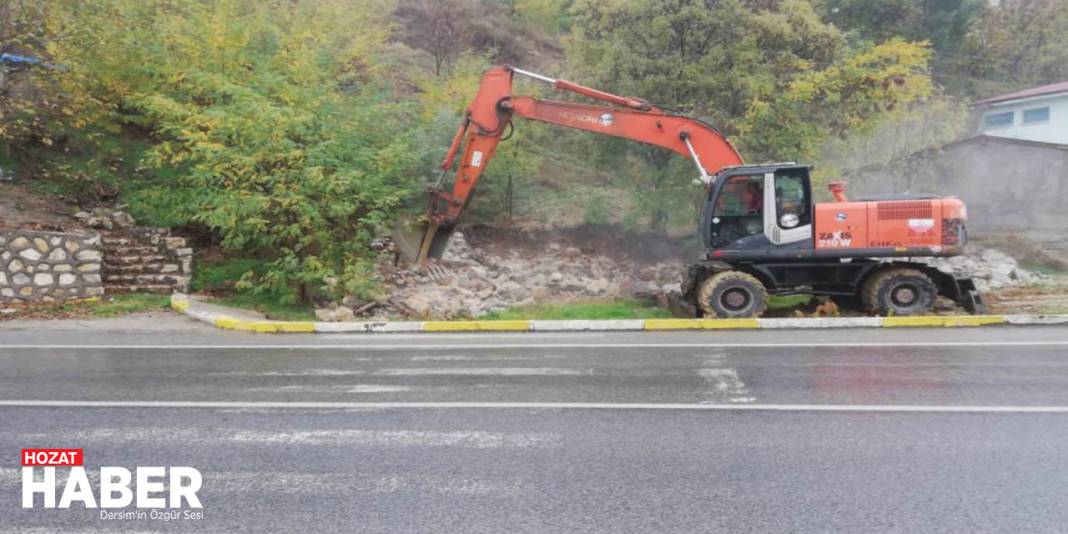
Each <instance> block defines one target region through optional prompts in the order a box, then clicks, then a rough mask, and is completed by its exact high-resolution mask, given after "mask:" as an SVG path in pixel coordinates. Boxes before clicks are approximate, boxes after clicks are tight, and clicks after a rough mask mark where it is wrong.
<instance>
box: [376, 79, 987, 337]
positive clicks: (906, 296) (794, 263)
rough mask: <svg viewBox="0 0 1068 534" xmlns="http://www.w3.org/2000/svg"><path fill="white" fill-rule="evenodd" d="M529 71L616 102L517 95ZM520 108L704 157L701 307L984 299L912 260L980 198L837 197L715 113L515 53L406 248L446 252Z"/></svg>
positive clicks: (480, 99) (421, 257) (484, 94)
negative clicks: (656, 100)
mask: <svg viewBox="0 0 1068 534" xmlns="http://www.w3.org/2000/svg"><path fill="white" fill-rule="evenodd" d="M516 75H521V76H526V77H529V78H533V79H534V80H538V81H541V82H545V83H548V84H551V85H553V86H554V87H555V88H556V89H558V90H561V91H570V92H572V93H576V94H578V95H581V96H584V97H587V98H590V99H593V100H598V101H600V102H603V103H606V104H583V103H575V102H561V101H552V100H542V99H538V98H534V97H530V96H515V95H513V94H512V85H513V80H514V77H515V76H516ZM514 117H522V118H526V119H531V120H536V121H541V122H547V123H550V124H556V125H560V126H565V127H569V128H575V129H579V130H586V131H589V132H593V133H598V134H603V135H609V136H613V137H621V138H624V139H630V140H633V141H637V142H640V143H645V144H649V145H654V146H658V147H661V148H664V149H667V150H670V151H673V152H676V153H677V154H679V155H681V156H683V157H686V158H689V159H690V160H692V161H693V164H694V166H695V167H696V169H697V174H698V178H697V180H696V182H698V183H700V184H702V185H703V186H704V195H705V203H704V208H703V210H702V213H701V217H700V222H699V224H700V234H701V237H702V240H703V243H704V247H705V251H704V253H703V254H702V256H701V257H700V258H699V260H698V261H697V262H695V263H694V264H692V265H691V266H690V267H689V269H688V272H687V273H686V277H685V284H684V285H683V295H682V300H683V302H684V303H686V304H688V305H689V307H690V308H691V309H692V310H693V312H694V313H695V314H696V315H698V316H715V317H721V318H738V317H755V316H759V315H760V314H762V313H763V312H764V310H765V308H766V306H767V298H768V295H769V294H774V295H790V294H814V295H828V296H832V297H845V298H847V299H848V300H856V301H859V303H860V304H861V305H862V306H863V307H864V308H866V309H868V310H870V311H872V312H875V313H879V314H882V315H917V314H922V313H926V312H928V311H929V310H930V309H931V308H932V307H933V305H934V303H935V299H936V298H937V297H939V296H943V297H946V298H949V299H950V300H952V301H954V302H956V303H958V304H959V305H961V306H963V307H964V308H965V309H966V310H968V311H969V312H970V313H984V312H985V306H984V305H983V302H982V298H981V296H980V295H979V293H978V292H977V291H976V289H975V284H974V283H973V281H972V280H971V279H969V278H957V277H954V276H952V275H950V274H947V273H944V272H942V271H940V270H938V269H935V268H933V267H930V266H928V265H927V264H925V263H924V262H922V261H913V258H927V257H937V256H955V255H959V254H961V253H962V252H963V248H964V245H965V243H966V242H967V231H966V221H967V209H966V208H965V206H964V203H963V202H962V201H961V200H959V199H957V198H955V197H935V196H930V195H891V196H883V197H870V198H862V199H858V200H855V201H850V200H849V199H847V198H846V194H845V184H844V183H843V182H832V183H831V184H830V185H829V188H830V190H831V193H832V195H833V196H834V198H835V202H829V203H814V202H813V199H812V187H811V180H810V177H809V167H808V166H805V165H798V164H796V163H775V164H759V165H745V164H744V163H743V161H742V158H741V156H740V155H739V154H738V151H737V150H736V149H735V148H734V146H733V145H731V143H730V141H728V140H727V138H726V137H724V136H723V135H722V134H721V133H720V132H719V131H717V130H716V129H715V128H713V127H712V126H711V125H709V124H707V123H705V122H703V121H700V120H697V119H694V118H691V117H686V116H683V115H679V114H675V113H670V112H667V111H664V110H662V109H660V108H658V107H656V106H654V105H653V104H650V103H649V102H647V101H645V100H642V99H640V98H632V97H624V96H618V95H614V94H610V93H606V92H604V91H599V90H597V89H593V88H590V87H585V86H582V85H579V84H576V83H572V82H569V81H566V80H560V79H553V78H550V77H547V76H542V75H540V74H535V73H532V72H527V71H524V70H521V69H517V68H514V67H510V66H501V67H495V68H492V69H489V70H488V71H486V73H485V74H484V75H483V77H482V82H481V84H480V86H479V89H478V93H477V94H476V95H475V98H474V100H473V101H472V102H471V105H470V106H469V107H468V109H467V113H466V114H465V115H464V119H463V122H462V123H461V124H460V127H459V129H457V131H456V135H455V136H454V137H453V140H452V143H451V145H450V146H449V150H448V152H447V153H446V155H445V158H444V160H443V161H442V163H441V170H442V176H443V177H444V175H445V174H446V173H448V172H449V171H450V170H451V169H453V167H454V165H455V164H456V157H457V155H460V159H459V165H458V167H457V170H456V175H455V178H454V180H453V183H452V188H451V191H448V190H445V189H443V188H442V187H441V184H440V183H439V184H438V185H435V186H434V187H431V188H430V203H429V208H428V210H427V214H426V220H425V221H423V222H422V223H420V225H419V226H418V227H417V228H410V227H409V228H400V229H398V231H395V232H394V240H395V242H396V243H397V245H398V249H399V250H400V251H401V253H402V254H403V255H404V256H406V257H407V258H409V259H410V260H412V261H415V262H418V263H422V262H425V261H426V260H427V259H428V258H436V257H440V255H441V253H442V252H443V251H444V248H445V244H446V242H447V239H448V236H449V235H450V234H451V233H452V231H453V230H454V229H455V227H456V224H457V223H458V222H459V220H460V218H461V217H462V216H463V213H464V211H465V210H466V208H467V206H468V204H469V202H470V200H471V196H472V194H473V193H474V190H475V186H476V185H477V184H478V180H479V177H480V176H481V175H482V173H483V172H484V170H485V168H486V166H487V165H488V164H489V162H490V161H491V160H492V159H493V155H494V152H495V150H496V148H497V145H498V144H499V143H500V142H501V141H502V140H503V139H506V132H507V131H509V129H510V128H511V124H512V119H513V118H514ZM461 150H462V153H461ZM413 236H414V238H413Z"/></svg>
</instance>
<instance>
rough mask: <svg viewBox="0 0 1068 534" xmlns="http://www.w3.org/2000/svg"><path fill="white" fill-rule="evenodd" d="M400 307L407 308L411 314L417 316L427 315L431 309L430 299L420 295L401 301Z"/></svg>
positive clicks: (409, 296)
mask: <svg viewBox="0 0 1068 534" xmlns="http://www.w3.org/2000/svg"><path fill="white" fill-rule="evenodd" d="M401 305H403V306H404V307H405V308H408V309H409V310H411V311H412V313H413V314H415V315H418V316H426V315H429V314H430V311H431V309H432V303H431V302H430V299H428V298H427V297H426V296H425V295H422V294H414V295H408V296H407V297H406V298H405V299H404V300H403V301H401Z"/></svg>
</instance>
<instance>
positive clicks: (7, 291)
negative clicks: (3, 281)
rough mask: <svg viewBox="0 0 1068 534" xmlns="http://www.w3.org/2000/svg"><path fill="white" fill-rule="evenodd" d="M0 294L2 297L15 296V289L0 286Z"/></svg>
mask: <svg viewBox="0 0 1068 534" xmlns="http://www.w3.org/2000/svg"><path fill="white" fill-rule="evenodd" d="M0 296H4V297H8V298H11V297H14V296H15V290H14V289H11V288H10V287H0Z"/></svg>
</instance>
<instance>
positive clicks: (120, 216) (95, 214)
mask: <svg viewBox="0 0 1068 534" xmlns="http://www.w3.org/2000/svg"><path fill="white" fill-rule="evenodd" d="M74 218H75V219H78V220H79V221H81V222H82V224H84V225H86V226H88V227H89V228H99V229H103V230H112V229H115V228H129V227H132V226H133V225H134V218H133V217H132V216H130V214H129V213H126V212H125V211H123V210H121V209H112V208H104V207H100V208H93V209H92V210H90V211H79V212H78V213H75V214H74Z"/></svg>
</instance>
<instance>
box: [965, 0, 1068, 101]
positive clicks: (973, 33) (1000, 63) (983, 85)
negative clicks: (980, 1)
mask: <svg viewBox="0 0 1068 534" xmlns="http://www.w3.org/2000/svg"><path fill="white" fill-rule="evenodd" d="M959 62H960V70H961V76H962V77H965V80H966V81H967V82H968V84H967V86H968V92H969V93H971V94H974V95H977V96H991V95H994V94H997V93H1000V92H1003V91H1010V90H1015V89H1022V88H1026V87H1031V86H1035V85H1042V84H1048V83H1055V82H1060V81H1064V80H1068V1H1065V0H1002V2H1000V3H999V4H998V5H991V6H987V7H986V8H985V9H984V10H983V13H982V15H981V16H980V17H979V18H978V19H977V20H976V21H975V23H974V24H973V25H972V27H971V30H970V31H969V32H968V36H967V39H966V42H965V45H964V49H963V51H962V53H961V56H960V58H959Z"/></svg>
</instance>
